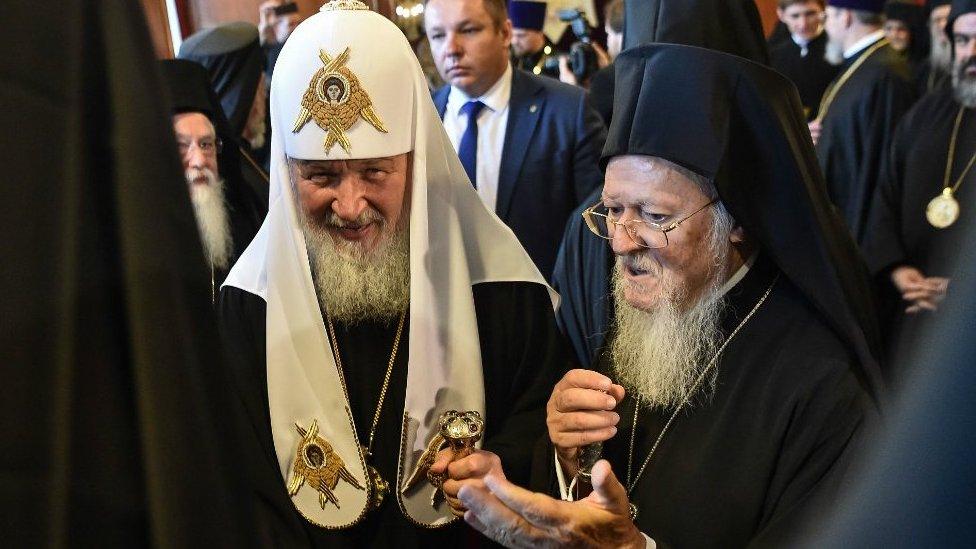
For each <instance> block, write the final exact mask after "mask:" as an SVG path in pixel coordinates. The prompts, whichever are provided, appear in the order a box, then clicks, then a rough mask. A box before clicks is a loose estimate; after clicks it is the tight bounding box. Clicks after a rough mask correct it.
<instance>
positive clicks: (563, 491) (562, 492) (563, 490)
mask: <svg viewBox="0 0 976 549" xmlns="http://www.w3.org/2000/svg"><path fill="white" fill-rule="evenodd" d="M552 455H553V457H554V458H555V460H556V479H557V480H558V481H559V498H560V499H562V500H563V501H573V490H574V489H575V488H576V477H573V482H570V483H569V486H566V475H564V474H563V466H562V465H561V464H560V463H559V453H558V452H556V451H555V450H553V452H552ZM648 539H650V538H648Z"/></svg>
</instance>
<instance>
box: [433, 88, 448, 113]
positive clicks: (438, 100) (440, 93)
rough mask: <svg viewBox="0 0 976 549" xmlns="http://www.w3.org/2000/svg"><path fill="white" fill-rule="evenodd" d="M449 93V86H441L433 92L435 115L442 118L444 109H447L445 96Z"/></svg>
mask: <svg viewBox="0 0 976 549" xmlns="http://www.w3.org/2000/svg"><path fill="white" fill-rule="evenodd" d="M449 95H451V86H450V85H447V86H441V89H439V90H437V91H436V92H434V106H435V107H437V116H439V117H441V120H444V111H446V110H447V97H448V96H449Z"/></svg>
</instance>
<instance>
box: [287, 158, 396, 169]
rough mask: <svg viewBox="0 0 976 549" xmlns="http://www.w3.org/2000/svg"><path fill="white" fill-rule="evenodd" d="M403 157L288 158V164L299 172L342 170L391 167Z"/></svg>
mask: <svg viewBox="0 0 976 549" xmlns="http://www.w3.org/2000/svg"><path fill="white" fill-rule="evenodd" d="M401 156H403V155H395V156H384V157H380V158H358V159H351V160H315V159H302V158H291V157H289V158H288V163H289V164H291V165H292V166H295V167H297V168H298V169H300V170H310V169H331V170H342V169H354V168H361V167H372V166H392V165H394V164H396V162H397V159H399V158H400V157H401Z"/></svg>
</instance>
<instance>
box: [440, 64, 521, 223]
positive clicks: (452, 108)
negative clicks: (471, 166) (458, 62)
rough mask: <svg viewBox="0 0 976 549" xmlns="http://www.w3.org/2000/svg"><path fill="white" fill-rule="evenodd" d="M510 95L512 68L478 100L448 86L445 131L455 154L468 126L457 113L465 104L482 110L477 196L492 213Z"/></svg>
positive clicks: (466, 121) (509, 66) (464, 119)
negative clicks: (480, 106) (474, 104)
mask: <svg viewBox="0 0 976 549" xmlns="http://www.w3.org/2000/svg"><path fill="white" fill-rule="evenodd" d="M511 96H512V65H511V64H509V65H508V68H506V69H505V74H503V75H502V77H501V78H499V79H498V81H497V82H495V84H494V85H493V86H492V87H491V88H489V89H488V91H486V92H485V93H484V95H482V96H480V97H469V96H468V94H466V93H464V92H463V91H461V90H459V89H457V88H455V87H454V86H451V91H450V93H449V95H448V97H447V108H446V109H445V110H444V129H445V130H447V135H448V137H449V138H450V139H451V144H452V145H454V150H455V151H457V150H458V149H459V148H460V146H461V136H463V135H464V130H466V129H467V127H468V115H466V114H465V115H462V114H461V113H460V111H461V107H463V106H464V104H465V103H467V102H468V101H481V102H482V103H484V104H485V108H484V109H481V113H480V114H479V115H478V120H477V123H478V165H477V166H476V168H475V169H476V173H477V176H476V177H477V179H478V195H479V196H480V197H481V200H482V201H483V202H484V203H485V205H486V206H488V208H489V209H491V210H492V211H495V203H496V202H497V201H498V174H499V171H500V170H501V164H502V147H503V146H504V144H505V128H506V127H508V101H509V99H510V98H511Z"/></svg>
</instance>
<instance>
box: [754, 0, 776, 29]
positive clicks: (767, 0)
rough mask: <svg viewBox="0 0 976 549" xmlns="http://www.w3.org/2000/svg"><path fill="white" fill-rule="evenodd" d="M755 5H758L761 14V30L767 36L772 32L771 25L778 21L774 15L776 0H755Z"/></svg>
mask: <svg viewBox="0 0 976 549" xmlns="http://www.w3.org/2000/svg"><path fill="white" fill-rule="evenodd" d="M756 6H758V7H759V15H760V16H762V22H763V30H764V31H766V36H769V34H770V33H771V32H773V27H775V26H776V23H778V22H779V18H778V17H777V16H776V0H756Z"/></svg>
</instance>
